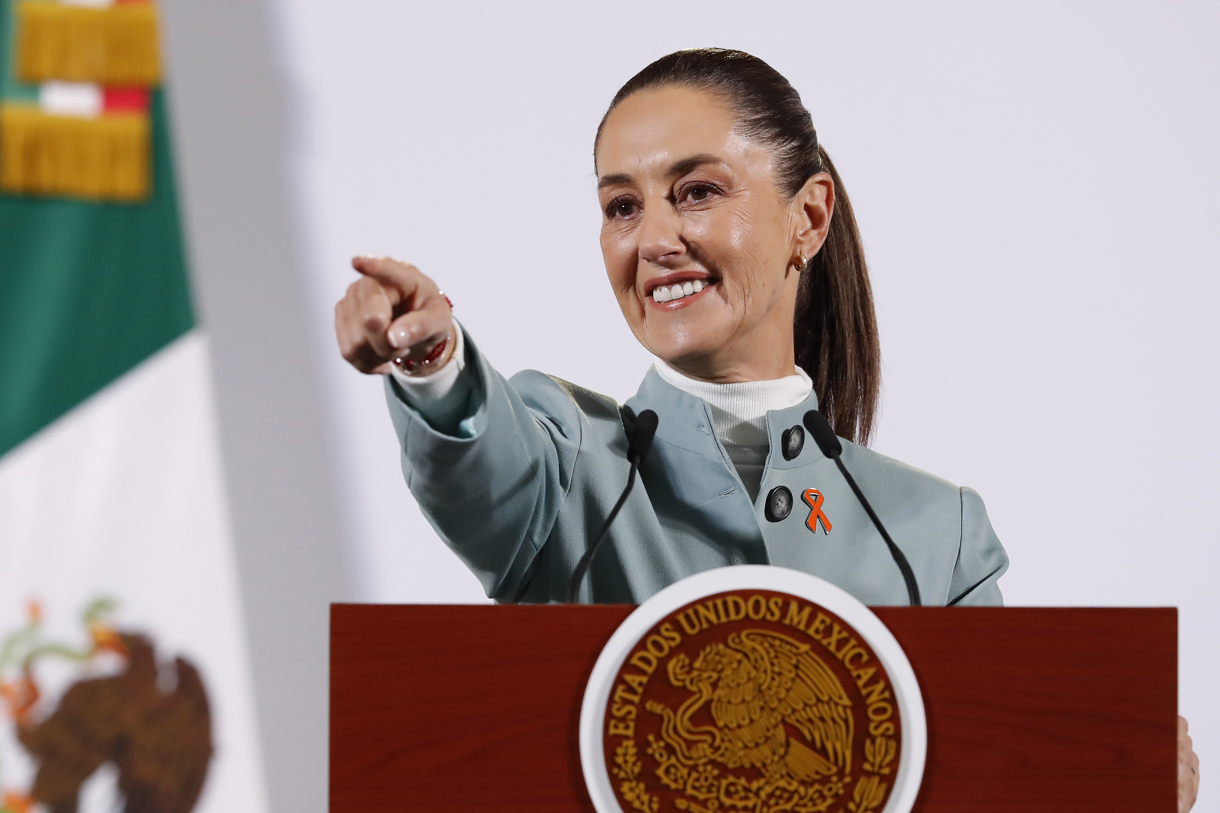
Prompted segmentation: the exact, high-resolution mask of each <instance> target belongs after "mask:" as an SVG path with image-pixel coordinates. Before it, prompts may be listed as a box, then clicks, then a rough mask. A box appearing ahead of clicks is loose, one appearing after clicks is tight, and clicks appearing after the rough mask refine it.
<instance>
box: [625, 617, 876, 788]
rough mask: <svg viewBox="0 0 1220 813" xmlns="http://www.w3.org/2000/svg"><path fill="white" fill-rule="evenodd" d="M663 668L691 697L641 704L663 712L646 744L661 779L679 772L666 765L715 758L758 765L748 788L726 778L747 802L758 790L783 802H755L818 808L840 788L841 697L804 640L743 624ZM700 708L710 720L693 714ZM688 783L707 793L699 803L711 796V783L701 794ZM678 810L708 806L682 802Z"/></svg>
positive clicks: (843, 762) (843, 763)
mask: <svg viewBox="0 0 1220 813" xmlns="http://www.w3.org/2000/svg"><path fill="white" fill-rule="evenodd" d="M667 672H668V677H669V682H670V683H671V684H672V685H673V686H675V687H680V688H683V689H686V690H687V691H689V692H690V693H691V695H690V697H689V698H688V699H687V700H686V701H685V702H684V703H682V705H681V706H679V707H678V708H677V709H670V708H668V707H666V706H665V705H664V704H662V703H660V702H657V701H650V702H649V703H648V704H647V708H648V710H649V711H651V712H653V713H654V714H658V715H660V716H661V717H662V719H663V723H662V726H661V738H660V740H656V739H654V740H653V741H652V748H651V749H650V753H652V754H653V756H654V757H657V758H658V761H659V762H661V763H662V769H661V771H659V772H658V773H659V775H660V777H661V779H662V782H664V783H665V784H667V785H670V786H671V787H672V785H673V784H676V783H675V782H674V780H678V779H679V777H681V776H682V775H683V774H688V775H689V773H690V772H689V770H688V771H682V770H680V769H677V770H675V769H676V768H677V766H678V765H681V766H684V767H687V768H688V769H689V768H696V767H697V766H702V765H704V764H706V763H708V762H715V763H719V764H720V765H723V766H724V767H725V768H757V769H758V770H759V771H761V773H762V779H761V781H756V782H753V783H750V785H752V787H747V786H746V783H744V782H740V781H737V782H733V781H732V780H730V787H729V788H728V789H727V790H729V791H730V796H735V797H738V799H739V801H740V802H742V803H747V804H748V802H749V801H751V800H752V799H753V798H757V797H758V796H759V795H761V796H763V797H764V798H765V797H775V796H782V797H783V798H784V802H785V804H781V805H779V806H773V805H764V806H762V808H761V809H772V808H775V809H800V810H808V811H821V810H826V809H827V808H828V807H830V805H831V804H833V803H834V801H835V800H836V799H837V798H838V797H839V795H840V794H841V793H842V792H843V789H844V781H845V780H846V779H848V778H850V773H851V751H852V733H853V732H852V729H853V722H852V717H851V700H850V699H848V697H847V693H846V692H845V691H844V690H843V685H842V683H840V681H839V679H838V678H837V677H835V675H834V673H833V672H831V671H830V669H829V667H827V666H826V664H825V663H824V662H823V661H822V660H821V658H819V657H818V656H817V655H815V654H814V653H813V652H812V651H811V649H810V647H809V646H808V645H807V644H802V643H800V642H798V641H795V640H793V639H792V638H789V637H787V636H785V635H781V634H779V633H774V632H768V631H765V630H745V631H743V632H740V633H733V634H731V635H729V637H728V639H727V640H726V641H725V642H724V643H717V644H711V645H710V646H707V647H705V648H704V649H703V650H702V651H701V652H700V653H699V655H698V657H697V658H696V659H695V662H694V663H693V664H692V663H691V662H690V659H689V658H688V657H686V656H685V655H682V654H678V655H675V656H674V657H673V658H672V659H670V661H669V664H668V667H667ZM705 707H707V709H708V711H709V712H710V714H711V719H712V722H713V725H699V724H697V723H696V722H695V721H694V719H693V718H695V717H696V715H698V713H699V712H700V711H701V710H702V709H704V708H705ZM667 746H668V747H667ZM670 751H672V757H670V753H669V752H670ZM667 757H668V758H667ZM696 773H698V774H702V775H706V774H707V771H701V772H700V771H696ZM666 779H669V780H670V781H668V782H666ZM836 780H837V781H836ZM682 784H683V785H684V786H685V785H686V784H688V783H682ZM732 785H738V787H736V788H733V787H732ZM683 789H686V788H685V787H684V788H683ZM691 790H694V791H695V794H694V795H695V796H696V797H698V796H706V797H709V798H707V799H704V800H702V801H704V802H705V803H706V802H708V801H716V799H712V798H710V797H711V794H710V791H711V790H712V788H711V787H707V788H704V789H702V790H703V791H704V792H703V793H699V790H700V788H698V787H693V788H691ZM716 790H717V791H718V792H717V793H716V796H717V797H720V796H722V795H725V794H724V793H723V792H722V791H724V790H726V789H725V788H720V787H718V788H716ZM734 790H735V791H736V792H735V793H733V791H734ZM679 801H683V800H679ZM801 802H804V804H800V803H801ZM786 803H795V804H798V805H799V807H796V806H791V805H789V804H786ZM749 806H750V807H754V806H753V805H749ZM678 807H679V809H689V810H698V809H699V808H703V809H706V810H715V809H716V807H717V806H710V807H709V806H707V805H706V804H704V805H700V804H698V802H696V803H694V804H693V805H692V804H691V803H690V802H689V801H688V802H687V804H686V805H681V804H679V805H678Z"/></svg>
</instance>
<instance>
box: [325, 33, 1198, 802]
mask: <svg viewBox="0 0 1220 813" xmlns="http://www.w3.org/2000/svg"><path fill="white" fill-rule="evenodd" d="M594 164H595V168H596V172H597V178H598V198H599V203H600V206H601V209H602V213H603V223H602V233H601V247H602V254H603V257H604V258H605V264H606V271H607V274H608V276H609V279H610V284H611V287H612V289H613V291H614V293H615V296H616V297H617V298H618V303H619V306H620V308H621V309H622V312H623V316H624V317H625V318H626V319H627V322H628V324H629V325H630V327H631V330H632V332H633V333H634V334H635V336H636V338H637V339H638V340H639V341H640V343H641V344H643V345H644V347H646V348H647V349H648V350H649V351H650V352H652V353H653V354H654V355H656V356H657V357H658V358H659V359H661V363H658V364H656V365H655V366H654V367H653V368H652V369H651V370H650V371H649V372H648V374H647V376H646V377H645V379H644V381H643V383H642V384H641V385H640V389H639V392H638V393H637V395H636V396H635V397H634V398H632V399H630V400H628V402H627V403H626V404H625V405H622V406H620V405H619V404H617V403H615V402H614V401H613V400H612V399H609V398H606V397H605V396H602V395H598V394H596V393H593V392H589V391H588V390H584V389H581V388H580V387H578V386H575V385H573V384H569V383H567V382H565V381H561V380H558V379H554V378H551V377H548V376H546V375H543V374H541V373H538V372H534V371H527V372H524V373H519V374H518V375H516V376H514V377H513V378H512V379H511V380H505V379H504V378H503V377H502V376H500V375H499V374H498V373H497V372H496V371H495V370H493V369H492V368H491V367H490V366H489V365H488V363H487V361H486V359H485V358H484V357H483V356H482V355H481V354H480V353H479V351H478V349H477V348H476V346H475V344H474V342H473V340H472V338H471V337H470V336H468V335H467V334H466V333H465V332H464V331H463V330H462V329H461V328H460V327H459V326H458V325H457V324H456V323H455V322H454V320H453V318H452V315H451V306H450V304H449V301H448V300H447V299H446V298H445V296H444V294H442V293H441V292H440V290H439V288H438V287H437V285H436V284H435V283H434V282H433V281H432V280H431V279H430V278H428V277H426V276H425V275H424V274H422V273H421V272H420V271H419V270H418V269H416V268H414V267H413V266H410V265H407V264H404V263H400V262H396V261H394V260H391V259H388V258H370V257H360V258H356V259H355V260H354V261H353V266H354V267H355V268H356V270H357V271H359V272H360V273H361V274H362V277H361V279H359V280H357V281H356V282H355V283H353V284H352V286H351V287H350V288H349V289H348V292H347V295H346V296H345V297H344V298H343V300H342V301H340V302H339V303H338V305H337V306H336V309H335V324H336V332H337V334H338V340H339V345H340V348H341V350H342V352H343V355H344V357H345V358H346V359H347V360H348V361H349V362H351V363H352V364H353V365H354V366H355V367H356V368H357V369H359V370H361V371H363V372H366V373H378V374H383V375H386V376H387V380H386V392H387V397H388V400H389V404H390V410H391V413H392V416H393V419H394V425H395V427H396V429H397V431H398V435H399V440H400V442H401V444H402V449H403V458H402V459H403V472H404V474H405V475H406V479H407V483H408V485H409V487H410V489H411V491H412V493H413V494H414V495H415V497H416V499H417V500H418V501H419V503H420V506H421V507H422V508H423V510H424V512H425V514H426V515H427V516H428V518H429V520H430V521H431V522H432V524H433V526H434V527H435V528H436V530H437V532H438V533H439V534H440V536H441V537H442V538H443V539H444V540H445V541H446V542H447V543H448V544H449V545H450V546H451V547H452V548H453V549H454V550H455V551H456V552H457V554H458V555H459V556H460V557H461V558H462V559H463V561H465V562H466V564H467V565H468V566H469V567H470V568H471V569H472V570H473V571H474V572H475V574H476V575H477V576H478V577H479V579H480V581H481V582H482V583H483V586H484V588H485V590H486V591H487V595H488V596H490V597H492V598H494V599H496V600H498V601H506V602H514V601H531V602H537V601H562V600H563V598H564V593H565V588H566V586H567V582H568V579H569V576H570V575H571V574H572V572H573V570H574V569H575V568H576V566H577V562H578V560H579V559H580V558H581V556H582V555H583V554H584V553H585V551H586V549H587V548H588V546H589V544H590V543H591V542H592V538H593V537H594V536H595V535H596V533H597V530H598V528H599V527H600V525H601V523H602V522H603V520H604V519H605V517H606V516H607V515H608V514H609V512H610V510H611V508H612V507H613V505H614V503H615V501H616V499H617V498H618V496H619V493H620V490H621V489H622V488H623V486H624V485H625V484H626V482H627V477H628V472H629V465H628V462H627V458H626V452H627V443H628V441H627V432H626V431H625V427H626V428H627V429H629V428H630V426H631V424H632V421H633V420H634V416H635V415H636V414H639V413H640V412H641V411H642V410H644V409H651V410H654V411H655V412H656V413H657V414H658V416H659V426H658V428H657V432H656V440H655V443H654V447H653V449H652V451H651V453H650V454H649V456H648V457H647V458H646V459H645V461H644V462H643V464H642V466H641V467H640V478H641V481H642V487H639V488H636V489H634V490H633V492H632V493H631V495H630V497H629V498H628V500H627V502H626V503H625V505H624V508H623V510H622V513H621V515H620V516H619V517H618V519H617V521H616V522H615V524H614V525H612V526H611V529H610V535H609V537H608V539H607V541H606V543H605V544H604V545H603V546H602V548H600V549H599V552H598V554H597V557H596V558H595V559H594V561H593V563H592V566H591V568H590V570H589V574H588V575H589V578H588V580H587V582H586V583H585V584H584V586H583V588H582V592H581V593H580V599H581V600H584V601H596V602H627V603H635V602H639V601H642V600H643V599H645V598H647V597H648V596H650V595H652V594H653V593H655V592H656V591H658V590H660V589H661V588H663V587H665V586H666V585H668V584H670V583H672V582H674V581H676V580H678V579H680V578H682V577H683V576H686V575H689V574H691V573H695V572H698V571H701V570H706V569H709V568H713V567H718V566H723V565H730V564H744V563H770V564H776V565H782V566H786V567H791V568H795V569H799V570H804V571H807V572H810V573H813V574H815V575H818V576H821V577H822V578H825V579H827V580H828V581H831V582H833V583H835V584H838V585H839V586H841V587H843V588H844V589H846V590H848V591H849V592H851V593H852V594H854V595H855V596H856V597H857V598H859V599H860V600H862V601H864V602H865V603H868V604H873V605H879V604H905V603H907V601H908V592H907V588H906V585H905V583H904V580H903V576H902V573H901V572H900V571H899V569H898V567H897V566H896V563H895V560H894V559H893V558H891V555H890V553H889V550H888V549H887V546H886V544H885V542H884V540H883V539H882V538H881V536H880V535H879V534H878V532H877V531H876V529H875V527H874V526H873V524H872V522H871V521H870V520H869V518H868V516H867V514H866V513H865V511H864V510H863V509H862V507H861V505H860V503H859V502H858V501H857V499H856V498H855V496H854V495H853V494H852V492H851V491H850V490H849V488H848V486H847V485H846V483H845V482H844V480H843V477H842V475H841V474H840V473H839V471H838V470H837V468H836V466H835V464H834V463H833V462H832V461H830V460H828V459H826V458H825V457H824V456H823V455H822V454H821V453H820V451H819V450H818V448H817V447H816V446H815V444H814V443H813V442H812V441H809V440H807V439H806V438H805V433H804V430H803V429H802V419H803V417H804V415H805V414H806V412H808V411H809V410H812V409H820V410H821V411H822V412H823V413H824V414H825V415H826V416H827V418H829V420H830V423H831V425H832V426H833V428H834V429H835V431H836V433H837V434H838V435H840V436H841V437H842V438H843V439H845V440H846V441H848V442H846V443H844V444H843V446H844V449H843V455H842V459H843V461H844V463H845V464H846V466H847V468H848V470H849V471H850V472H851V473H852V474H854V476H855V478H856V479H857V481H858V482H859V484H860V486H861V488H862V490H863V492H864V493H865V495H866V496H867V497H868V498H869V500H870V501H871V502H872V505H873V507H874V508H875V510H876V512H877V514H878V515H879V516H880V518H881V519H882V521H883V522H884V524H885V526H886V528H887V529H888V531H889V532H890V535H891V536H892V537H893V540H894V541H895V542H896V543H897V545H898V547H899V548H900V549H901V550H902V552H903V553H904V554H905V558H906V559H907V560H908V561H909V562H910V566H911V568H912V570H913V571H914V576H915V581H916V582H917V584H918V588H919V592H920V594H921V596H922V599H923V603H924V604H938V605H946V604H963V605H965V604H973V605H988V604H991V605H995V604H1000V603H1001V596H1000V590H999V586H998V580H999V578H1000V576H1001V575H1002V574H1003V573H1004V571H1005V569H1006V568H1007V566H1008V557H1007V555H1006V554H1005V553H1004V549H1003V547H1002V546H1001V545H1000V542H999V540H998V539H997V538H996V536H995V534H994V532H993V531H992V529H991V525H990V523H989V522H988V520H987V515H986V511H985V510H984V508H983V503H982V501H981V500H980V498H979V496H978V495H977V494H976V493H975V492H973V491H971V490H970V489H967V488H960V489H959V488H957V487H956V486H953V485H951V484H949V483H947V482H945V481H943V480H940V479H939V478H936V477H934V476H932V475H930V474H927V473H925V472H922V471H919V470H918V469H915V468H912V467H910V466H906V465H904V464H902V463H899V462H897V461H894V460H891V459H889V458H886V457H883V456H882V455H879V454H877V453H875V452H872V451H869V450H868V449H866V448H865V447H864V445H862V444H865V443H867V440H868V437H869V434H870V432H871V430H872V425H873V419H874V414H875V411H876V405H877V394H878V389H879V375H880V364H879V359H880V354H879V350H878V344H877V332H876V326H875V322H874V316H873V305H872V296H871V292H870V288H869V281H868V272H867V269H866V267H865V263H864V256H863V252H862V250H861V245H860V238H859V235H858V233H857V230H856V224H855V220H854V217H853V215H852V211H851V206H850V204H849V202H848V199H847V195H846V192H845V191H844V189H843V184H842V182H841V181H840V180H839V178H838V175H837V173H836V172H835V169H834V166H833V165H832V164H831V163H830V159H829V158H828V157H827V155H826V153H825V151H824V150H822V149H821V148H820V147H819V146H818V141H817V135H816V132H815V130H814V127H813V123H812V120H811V119H810V116H809V113H808V111H807V110H806V109H805V107H804V105H803V104H802V103H801V101H800V97H799V95H798V94H797V92H796V91H795V90H794V89H793V88H792V86H791V85H790V84H789V83H788V82H787V80H786V79H784V78H783V77H782V76H781V75H780V74H778V73H777V72H776V71H774V70H773V69H772V68H771V67H770V66H768V65H767V64H766V63H764V62H763V61H762V60H759V59H757V58H755V57H752V56H750V55H748V54H744V53H742V52H739V51H727V50H720V49H700V50H693V51H682V52H678V53H675V54H670V55H669V56H666V57H663V58H662V59H660V60H658V61H656V62H654V63H653V64H652V65H649V66H648V67H647V68H645V69H644V70H643V71H641V72H640V73H639V74H637V75H636V76H635V77H634V78H632V79H631V80H630V81H629V82H628V83H627V84H626V85H625V86H624V87H623V88H622V90H620V91H619V93H618V94H617V95H616V96H615V98H614V101H613V102H612V103H611V105H610V109H609V111H608V112H607V113H606V116H605V117H604V118H603V120H602V123H601V126H600V127H599V129H598V133H597V139H596V141H595V143H594ZM852 441H858V442H859V443H856V442H852ZM1182 726H1183V727H1182V729H1181V731H1180V736H1179V752H1180V761H1179V771H1180V781H1179V798H1180V800H1181V804H1182V805H1183V807H1182V809H1183V810H1185V809H1189V807H1190V805H1191V804H1193V800H1194V795H1195V793H1196V792H1197V789H1198V773H1197V766H1198V759H1197V757H1195V755H1194V753H1193V751H1192V750H1191V748H1190V740H1189V737H1187V736H1186V733H1185V721H1182Z"/></svg>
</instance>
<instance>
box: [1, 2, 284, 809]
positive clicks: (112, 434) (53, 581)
mask: <svg viewBox="0 0 1220 813" xmlns="http://www.w3.org/2000/svg"><path fill="white" fill-rule="evenodd" d="M160 65H161V55H160V53H159V45H158V41H157V17H156V7H155V6H154V5H152V4H150V3H148V2H118V3H110V2H107V0H87V2H86V1H85V0H76V2H75V4H68V3H59V2H46V0H0V638H3V639H4V640H3V641H0V811H3V813H43V811H49V810H69V809H71V810H77V811H79V813H102V812H103V811H107V812H108V811H113V810H122V809H126V810H135V809H140V810H146V811H147V813H186V811H188V810H189V811H226V812H227V811H229V810H243V811H251V813H261V812H262V811H264V810H265V809H266V802H265V795H264V789H263V783H262V773H261V767H260V765H261V758H260V753H259V748H258V737H257V726H256V723H255V714H254V699H253V690H252V684H251V680H250V670H249V658H248V653H247V651H246V647H245V627H244V619H243V617H242V612H241V596H240V592H239V589H238V579H237V568H236V563H235V558H234V551H233V540H232V534H231V531H230V525H229V518H228V509H227V503H226V499H225V491H224V481H223V472H222V467H221V458H220V445H219V437H218V433H217V429H216V417H215V410H214V404H213V396H212V391H211V378H210V366H209V365H210V362H209V357H208V343H207V337H206V334H205V333H204V331H203V330H202V329H201V328H200V327H199V325H198V324H197V322H196V318H195V313H194V308H193V306H192V300H191V293H190V291H191V286H190V279H189V273H188V268H187V263H186V259H185V252H184V247H183V239H182V233H181V229H180V223H179V212H178V202H177V190H176V184H175V178H174V172H173V160H172V145H171V138H170V130H169V126H168V122H167V120H166V114H165V100H164V91H163V89H162V88H161V87H160V85H159V82H160V73H161V69H160ZM237 192H239V190H235V193H237ZM97 596H113V597H115V599H116V600H117V602H118V605H117V606H119V607H121V612H122V622H121V626H114V625H113V624H112V623H111V621H110V618H111V609H112V605H110V604H106V605H105V606H106V612H105V613H100V612H96V610H97V607H98V606H99V605H97V604H96V603H94V602H93V599H94V598H95V597H97ZM35 598H37V599H38V600H39V601H40V604H30V603H29V601H30V600H31V599H35ZM39 607H42V608H45V609H42V610H40V609H39ZM90 607H92V608H93V610H89V609H86V611H85V618H84V623H85V627H86V630H87V632H88V636H89V637H88V639H87V641H88V643H87V644H86V645H84V648H81V647H76V648H75V649H74V648H72V647H65V646H61V645H59V643H58V642H62V641H72V640H79V639H80V637H81V628H80V621H75V622H74V621H73V617H72V616H73V614H74V613H75V612H76V611H78V610H79V609H81V608H90ZM6 636H7V637H6ZM14 636H15V637H14ZM23 641H24V642H25V643H21V642H23ZM31 642H33V643H31ZM37 642H43V643H37ZM44 643H45V644H46V646H44ZM19 644H20V646H19ZM25 644H29V645H30V647H32V648H29V647H27V649H28V652H27V651H26V650H25V649H22V646H25ZM35 644H37V645H35ZM48 646H49V647H50V648H49V649H48V648H47V647H48ZM73 646H75V645H73ZM19 650H20V651H21V652H25V653H26V654H24V655H22V656H21V657H20V658H17V659H16V660H14V658H16V654H17V653H18V651H19ZM205 687H206V691H205ZM103 691H104V693H105V698H106V699H105V700H104V702H103V701H101V700H99V701H98V702H97V703H93V702H83V701H82V700H81V698H82V697H83V696H84V694H85V693H95V694H96V693H102V692H103ZM100 696H101V695H100V694H98V697H100ZM99 703H101V706H99V705H98V704H99ZM102 706H105V709H103V708H102ZM102 712H104V714H103V713H102ZM98 714H101V715H102V716H98ZM166 715H168V716H167V717H166V719H168V718H170V717H172V718H173V719H175V720H177V721H178V722H177V724H175V726H170V727H166V726H163V725H161V724H160V723H157V724H154V723H153V722H152V721H153V720H154V718H156V719H161V717H165V716H166ZM116 721H121V722H122V725H121V726H120V725H118V722H116ZM141 721H144V722H141ZM112 723H113V725H112ZM107 726H109V727H107ZM171 729H172V730H171ZM81 732H85V733H87V734H88V735H89V736H88V739H89V743H90V748H92V750H91V751H89V755H88V759H84V758H83V757H82V760H83V761H76V762H73V763H72V765H70V766H69V765H67V763H64V762H63V760H62V759H60V757H62V756H63V755H64V754H65V753H67V752H68V751H71V750H72V749H76V751H73V753H77V754H78V755H81V754H84V753H85V751H83V750H81V749H80V748H77V745H79V743H77V744H75V745H74V744H73V743H75V742H76V741H75V740H72V739H71V736H69V735H73V736H74V735H75V734H78V733H81ZM94 735H96V736H94ZM82 747H83V746H82ZM65 749H67V751H66V750H65ZM171 763H172V764H173V765H176V766H179V767H180V768H181V770H180V771H177V772H176V773H175V772H173V771H160V772H159V773H158V774H157V777H156V782H155V783H154V784H148V782H146V781H145V780H146V779H147V777H148V773H147V771H148V770H152V768H151V767H149V766H158V765H161V766H164V765H168V764H171ZM64 771H67V773H64ZM141 783H144V784H141ZM137 797H138V799H139V800H142V801H139V802H137V801H136V799H137ZM153 800H157V801H155V803H154V801H153Z"/></svg>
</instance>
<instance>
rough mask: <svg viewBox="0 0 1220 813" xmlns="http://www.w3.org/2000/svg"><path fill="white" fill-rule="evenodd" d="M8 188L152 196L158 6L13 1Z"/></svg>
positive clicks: (3, 145) (3, 180)
mask: <svg viewBox="0 0 1220 813" xmlns="http://www.w3.org/2000/svg"><path fill="white" fill-rule="evenodd" d="M6 4H7V5H8V6H9V10H8V13H6V14H5V20H4V22H3V25H4V28H3V29H0V34H4V35H5V39H6V40H7V41H8V42H9V43H10V44H11V47H10V50H11V51H12V52H13V53H12V57H11V58H9V59H6V60H5V62H6V65H5V71H6V74H7V76H6V81H5V83H4V84H5V87H4V89H3V90H4V92H3V94H2V97H3V98H0V191H5V192H15V193H19V194H31V195H50V196H62V197H75V198H83V199H87V200H113V201H141V200H144V199H146V198H147V197H148V195H149V194H150V189H151V184H152V178H151V166H150V165H151V162H152V154H151V141H150V135H149V128H150V126H151V124H152V122H151V117H150V110H149V96H150V94H149V91H150V90H151V89H152V88H155V87H156V86H157V85H158V84H159V82H160V77H161V59H160V51H159V46H158V41H157V11H156V6H155V5H153V3H151V2H148V1H147V0H139V1H138V2H134V1H133V2H120V3H117V4H115V5H112V6H102V7H98V6H95V5H90V6H81V5H74V4H69V3H63V2H53V1H52V0H15V2H13V1H12V0H6Z"/></svg>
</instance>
